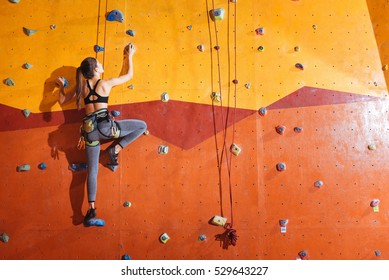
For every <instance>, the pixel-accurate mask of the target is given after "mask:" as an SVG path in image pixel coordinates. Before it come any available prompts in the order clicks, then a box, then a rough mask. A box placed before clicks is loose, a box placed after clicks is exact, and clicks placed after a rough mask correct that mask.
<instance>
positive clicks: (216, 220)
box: [211, 216, 227, 227]
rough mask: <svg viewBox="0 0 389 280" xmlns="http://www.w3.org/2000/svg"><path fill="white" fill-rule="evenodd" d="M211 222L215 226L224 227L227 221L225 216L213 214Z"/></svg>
mask: <svg viewBox="0 0 389 280" xmlns="http://www.w3.org/2000/svg"><path fill="white" fill-rule="evenodd" d="M211 223H212V224H213V225H215V226H221V227H224V225H225V224H226V223H227V218H224V217H221V216H214V217H213V218H212V220H211Z"/></svg>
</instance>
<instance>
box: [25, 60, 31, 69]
mask: <svg viewBox="0 0 389 280" xmlns="http://www.w3.org/2000/svg"><path fill="white" fill-rule="evenodd" d="M23 68H24V69H30V68H32V64H30V63H28V62H26V63H24V64H23Z"/></svg>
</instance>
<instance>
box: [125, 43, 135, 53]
mask: <svg viewBox="0 0 389 280" xmlns="http://www.w3.org/2000/svg"><path fill="white" fill-rule="evenodd" d="M135 51H136V47H135V45H134V44H133V43H129V44H128V45H127V46H126V47H125V48H124V54H126V55H129V56H133V55H134V53H135Z"/></svg>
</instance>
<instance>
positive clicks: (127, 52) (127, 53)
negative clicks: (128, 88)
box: [106, 43, 136, 87]
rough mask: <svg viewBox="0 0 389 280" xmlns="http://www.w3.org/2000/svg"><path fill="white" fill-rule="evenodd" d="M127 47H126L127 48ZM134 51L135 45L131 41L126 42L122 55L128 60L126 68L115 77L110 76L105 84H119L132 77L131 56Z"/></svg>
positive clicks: (112, 85) (113, 85) (111, 85)
mask: <svg viewBox="0 0 389 280" xmlns="http://www.w3.org/2000/svg"><path fill="white" fill-rule="evenodd" d="M127 48H128V49H127ZM135 51H136V48H135V45H133V44H132V43H130V44H128V45H127V46H126V48H125V49H124V57H125V58H126V59H127V60H128V69H127V71H126V73H124V74H123V75H120V76H119V77H117V78H112V79H109V80H107V81H106V84H107V85H108V86H110V87H115V86H118V85H121V84H124V83H126V82H128V81H129V80H131V79H132V77H133V76H134V67H133V62H132V56H133V55H134V53H135Z"/></svg>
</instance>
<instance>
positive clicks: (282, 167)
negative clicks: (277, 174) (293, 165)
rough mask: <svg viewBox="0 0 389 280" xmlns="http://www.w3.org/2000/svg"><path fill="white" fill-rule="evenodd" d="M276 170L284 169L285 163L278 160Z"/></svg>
mask: <svg viewBox="0 0 389 280" xmlns="http://www.w3.org/2000/svg"><path fill="white" fill-rule="evenodd" d="M276 168H277V170H278V171H285V170H286V163H285V162H279V163H277V166H276Z"/></svg>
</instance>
